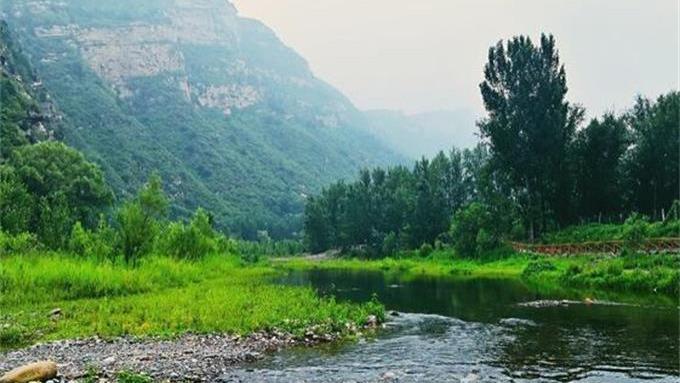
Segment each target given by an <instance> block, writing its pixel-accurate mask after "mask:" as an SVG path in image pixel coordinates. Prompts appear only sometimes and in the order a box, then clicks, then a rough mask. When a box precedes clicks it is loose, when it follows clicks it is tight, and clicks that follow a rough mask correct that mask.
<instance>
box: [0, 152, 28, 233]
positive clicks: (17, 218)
mask: <svg viewBox="0 0 680 383" xmlns="http://www.w3.org/2000/svg"><path fill="white" fill-rule="evenodd" d="M34 203H35V201H34V199H33V196H31V194H30V193H29V192H28V189H26V186H25V185H24V184H23V183H21V181H20V180H19V179H18V177H17V175H16V173H15V171H14V168H12V167H11V166H9V165H0V231H4V232H6V233H9V234H19V233H21V232H25V231H28V230H29V224H30V222H31V217H32V215H33V205H34Z"/></svg>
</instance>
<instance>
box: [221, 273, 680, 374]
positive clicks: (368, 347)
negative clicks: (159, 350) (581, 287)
mask: <svg viewBox="0 0 680 383" xmlns="http://www.w3.org/2000/svg"><path fill="white" fill-rule="evenodd" d="M280 283H285V284H294V285H311V286H312V287H314V288H316V289H317V290H318V291H319V292H320V293H321V294H332V295H334V296H336V297H337V298H338V299H340V300H350V301H354V302H362V301H367V300H369V299H371V297H372V295H373V294H377V295H378V297H379V299H380V301H381V302H383V303H384V304H385V306H386V307H387V309H388V310H396V311H398V315H396V316H394V315H389V317H388V322H387V324H386V328H385V329H384V330H381V331H379V332H378V333H377V334H376V335H375V336H373V337H370V338H367V339H362V340H360V341H358V342H348V343H345V344H341V345H333V346H327V347H317V348H306V349H305V348H300V349H293V350H287V351H284V352H281V353H277V354H274V355H272V356H270V357H268V358H266V359H265V360H263V361H261V362H258V363H256V364H253V365H250V366H248V368H245V369H241V370H237V371H234V372H233V373H229V374H228V375H226V376H225V377H224V380H225V381H241V382H384V381H394V382H487V381H491V382H510V381H513V382H524V381H539V382H542V381H545V382H570V381H579V382H638V381H650V380H651V381H659V382H679V381H680V371H679V368H680V354H679V352H680V350H679V346H678V343H679V341H680V339H679V326H680V324H679V319H678V317H679V310H678V308H677V307H673V306H670V307H669V306H650V305H645V304H640V305H622V304H586V303H581V302H580V301H574V302H571V303H569V304H561V305H557V306H548V307H535V306H531V305H530V306H526V305H521V304H520V303H522V302H530V301H536V300H545V299H563V298H566V297H565V296H564V295H563V294H564V293H563V294H562V295H560V294H556V293H551V294H543V293H539V292H537V291H535V290H532V289H531V288H529V287H527V286H525V285H524V284H522V283H521V282H519V281H516V280H498V279H456V278H451V277H448V278H417V279H409V280H408V281H402V280H400V279H397V278H395V277H388V276H386V275H384V274H383V273H379V272H356V271H338V270H334V271H329V270H312V271H291V272H289V274H288V275H286V276H285V277H284V278H282V280H281V281H280ZM640 301H641V302H649V300H646V299H643V300H640ZM539 306H540V305H539Z"/></svg>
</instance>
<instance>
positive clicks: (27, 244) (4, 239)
mask: <svg viewBox="0 0 680 383" xmlns="http://www.w3.org/2000/svg"><path fill="white" fill-rule="evenodd" d="M39 248H40V242H38V238H37V237H36V236H35V234H31V233H21V234H17V235H10V234H7V233H3V232H2V231H0V256H3V255H9V254H13V253H18V254H19V253H27V252H30V251H33V250H38V249H39Z"/></svg>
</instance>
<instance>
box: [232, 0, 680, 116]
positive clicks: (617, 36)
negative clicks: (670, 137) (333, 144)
mask: <svg viewBox="0 0 680 383" xmlns="http://www.w3.org/2000/svg"><path fill="white" fill-rule="evenodd" d="M234 4H235V5H236V7H237V8H238V9H239V11H240V13H241V15H243V16H247V17H253V18H256V19H259V20H261V21H263V22H264V23H265V24H267V25H268V26H269V27H271V28H273V29H274V30H275V31H276V33H277V34H278V36H279V37H280V38H281V39H282V40H283V41H284V42H285V43H286V44H287V45H289V46H291V47H292V48H294V49H295V50H296V51H298V52H299V53H300V54H302V56H304V57H305V58H306V59H307V60H308V62H309V63H310V65H311V67H312V69H313V71H314V73H315V74H316V75H317V76H319V77H320V78H322V79H324V80H326V81H327V82H329V83H331V84H332V85H334V86H336V87H338V88H339V89H340V90H341V91H343V92H344V93H345V94H346V95H347V96H349V98H350V99H351V100H352V101H353V102H354V103H355V104H356V105H357V106H358V107H359V108H362V109H369V108H388V109H401V110H404V111H406V112H419V111H426V110H434V109H470V110H472V111H473V112H475V113H477V114H481V113H482V111H483V109H482V102H481V96H480V94H479V88H478V85H479V82H480V81H481V78H482V68H483V65H484V63H485V59H486V55H487V52H488V48H489V46H490V45H493V44H495V43H496V42H497V41H498V40H499V39H506V38H508V37H511V36H513V35H517V34H528V35H530V36H532V38H533V39H534V41H537V40H538V36H539V34H540V32H542V31H544V32H549V33H553V34H554V35H555V38H556V39H557V46H558V49H559V50H560V54H561V58H562V61H563V63H564V64H565V66H566V70H567V81H568V85H569V88H570V91H569V94H568V98H569V99H570V100H571V101H574V102H578V103H581V104H582V105H584V106H585V107H586V108H587V109H588V110H589V114H590V115H592V114H593V113H595V114H599V113H602V112H603V111H605V110H615V111H619V110H621V109H623V108H626V107H628V106H629V105H631V104H632V102H633V97H634V96H635V95H636V94H638V93H640V94H644V95H648V96H654V97H656V96H657V95H658V94H660V93H662V92H667V91H669V90H671V89H677V88H678V81H679V77H678V76H679V70H678V65H679V53H678V51H679V47H678V44H679V31H678V24H679V21H678V20H679V17H680V12H679V9H678V7H679V4H680V1H679V0H588V1H586V0H562V1H553V0H531V1H527V0H522V1H509V0H483V1H482V0H235V1H234Z"/></svg>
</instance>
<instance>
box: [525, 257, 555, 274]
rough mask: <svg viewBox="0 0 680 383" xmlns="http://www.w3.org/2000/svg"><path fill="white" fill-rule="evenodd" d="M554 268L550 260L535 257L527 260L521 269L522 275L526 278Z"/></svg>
mask: <svg viewBox="0 0 680 383" xmlns="http://www.w3.org/2000/svg"><path fill="white" fill-rule="evenodd" d="M555 270H557V268H556V267H555V265H554V264H553V263H552V262H550V261H548V260H545V259H537V260H535V261H531V262H529V264H527V265H526V267H525V268H524V270H523V271H522V277H523V278H528V277H530V276H532V275H535V274H539V273H543V272H546V271H555Z"/></svg>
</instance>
